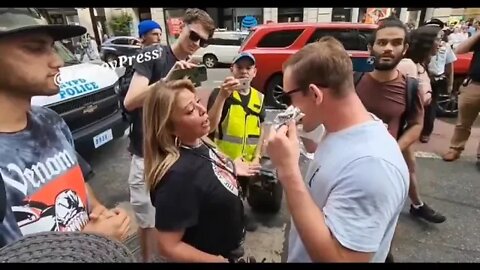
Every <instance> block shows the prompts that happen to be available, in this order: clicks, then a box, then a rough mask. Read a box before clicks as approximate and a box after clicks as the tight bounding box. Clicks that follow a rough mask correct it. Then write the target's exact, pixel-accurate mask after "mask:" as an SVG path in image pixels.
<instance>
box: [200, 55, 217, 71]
mask: <svg viewBox="0 0 480 270" xmlns="http://www.w3.org/2000/svg"><path fill="white" fill-rule="evenodd" d="M217 63H218V59H217V57H216V56H215V55H213V54H207V55H205V56H204V57H203V64H204V65H205V66H206V67H207V68H214V67H215V66H217Z"/></svg>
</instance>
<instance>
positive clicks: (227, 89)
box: [208, 76, 240, 133]
mask: <svg viewBox="0 0 480 270" xmlns="http://www.w3.org/2000/svg"><path fill="white" fill-rule="evenodd" d="M239 85H240V83H239V81H238V80H236V79H235V78H233V77H231V76H229V77H227V78H225V81H224V82H223V83H222V85H221V86H220V90H218V94H217V97H216V98H215V102H214V103H213V105H212V107H210V108H209V109H208V120H210V133H212V132H215V131H216V130H217V127H218V124H219V123H220V119H221V118H222V111H223V105H225V101H226V100H227V98H228V97H229V96H230V95H231V94H232V92H233V91H234V89H235V87H237V86H239Z"/></svg>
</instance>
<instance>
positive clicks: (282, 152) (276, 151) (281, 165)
mask: <svg viewBox="0 0 480 270" xmlns="http://www.w3.org/2000/svg"><path fill="white" fill-rule="evenodd" d="M267 153H268V155H269V157H270V159H271V160H272V163H273V165H274V166H275V168H277V171H278V173H279V174H285V173H286V172H288V171H292V169H293V168H296V167H298V160H299V158H300V146H299V143H298V138H297V127H296V124H295V121H290V122H289V123H288V125H283V126H282V127H280V128H279V129H278V131H275V129H274V128H273V127H272V129H271V131H270V133H269V138H268V140H267ZM279 178H280V179H282V178H281V177H279ZM284 179H285V178H284Z"/></svg>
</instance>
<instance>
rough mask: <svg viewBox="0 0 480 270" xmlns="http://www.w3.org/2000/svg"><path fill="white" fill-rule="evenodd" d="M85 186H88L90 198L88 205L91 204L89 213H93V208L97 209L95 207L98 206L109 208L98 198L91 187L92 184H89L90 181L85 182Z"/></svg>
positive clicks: (88, 196) (88, 197)
mask: <svg viewBox="0 0 480 270" xmlns="http://www.w3.org/2000/svg"><path fill="white" fill-rule="evenodd" d="M85 187H86V191H87V199H88V205H89V209H88V212H89V213H92V211H93V209H95V208H97V207H101V208H105V209H107V208H106V207H105V206H104V205H103V204H102V203H101V202H100V201H99V200H98V199H97V197H95V194H94V192H93V190H92V188H91V187H90V185H89V184H88V183H85Z"/></svg>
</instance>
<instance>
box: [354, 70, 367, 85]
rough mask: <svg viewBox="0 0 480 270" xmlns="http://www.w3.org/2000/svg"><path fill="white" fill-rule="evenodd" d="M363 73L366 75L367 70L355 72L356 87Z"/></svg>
mask: <svg viewBox="0 0 480 270" xmlns="http://www.w3.org/2000/svg"><path fill="white" fill-rule="evenodd" d="M363 75H365V72H353V85H354V86H355V87H357V84H358V83H359V82H360V80H361V79H362V77H363Z"/></svg>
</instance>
